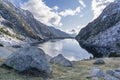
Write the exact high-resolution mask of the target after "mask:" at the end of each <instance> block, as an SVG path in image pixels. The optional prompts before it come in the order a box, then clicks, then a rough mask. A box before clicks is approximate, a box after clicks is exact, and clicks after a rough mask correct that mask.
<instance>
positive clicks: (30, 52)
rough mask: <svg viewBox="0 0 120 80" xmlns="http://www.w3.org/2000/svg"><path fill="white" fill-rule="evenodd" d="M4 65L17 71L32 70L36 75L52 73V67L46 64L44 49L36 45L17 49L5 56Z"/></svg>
mask: <svg viewBox="0 0 120 80" xmlns="http://www.w3.org/2000/svg"><path fill="white" fill-rule="evenodd" d="M4 65H6V66H8V67H12V68H13V69H15V70H17V71H18V72H21V73H22V72H26V71H27V72H32V74H35V75H36V74H37V76H38V75H41V74H45V75H49V74H51V73H52V68H51V67H50V66H49V64H48V61H47V59H46V55H45V53H44V51H43V50H41V49H40V48H37V47H25V48H21V49H19V50H18V51H16V52H15V53H13V54H12V55H10V56H9V57H8V58H7V60H6V61H5V62H4Z"/></svg>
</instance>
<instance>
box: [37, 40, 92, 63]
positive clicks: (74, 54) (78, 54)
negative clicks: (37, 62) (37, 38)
mask: <svg viewBox="0 0 120 80" xmlns="http://www.w3.org/2000/svg"><path fill="white" fill-rule="evenodd" d="M39 47H40V48H42V49H43V50H44V52H45V53H46V54H49V55H50V56H52V57H54V56H56V55H58V54H62V55H63V56H65V57H66V58H67V59H69V60H71V61H78V60H83V59H89V58H90V57H91V56H92V54H90V53H88V52H87V51H86V50H85V49H83V48H81V47H80V45H79V43H78V42H77V41H76V40H75V39H55V40H50V41H48V42H45V43H42V44H39Z"/></svg>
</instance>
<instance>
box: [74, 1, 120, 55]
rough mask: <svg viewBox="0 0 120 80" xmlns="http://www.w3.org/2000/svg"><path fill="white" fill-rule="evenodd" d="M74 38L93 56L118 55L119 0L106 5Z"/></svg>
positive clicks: (119, 40)
mask: <svg viewBox="0 0 120 80" xmlns="http://www.w3.org/2000/svg"><path fill="white" fill-rule="evenodd" d="M76 39H77V40H78V41H79V43H80V44H81V46H82V47H84V48H86V49H87V50H88V51H90V52H91V53H93V55H94V56H95V57H102V56H108V55H110V56H119V55H120V50H119V49H120V0H115V2H113V3H111V4H110V5H109V6H107V7H106V8H105V9H104V10H103V12H102V14H101V15H100V16H99V17H98V18H97V19H95V20H94V21H93V22H91V23H89V24H88V25H87V26H86V27H85V28H83V29H82V30H81V31H80V32H79V34H78V35H77V37H76Z"/></svg>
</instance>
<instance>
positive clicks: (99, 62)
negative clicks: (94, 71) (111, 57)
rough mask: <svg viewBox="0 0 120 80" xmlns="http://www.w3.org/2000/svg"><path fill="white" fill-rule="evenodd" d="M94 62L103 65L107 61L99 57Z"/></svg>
mask: <svg viewBox="0 0 120 80" xmlns="http://www.w3.org/2000/svg"><path fill="white" fill-rule="evenodd" d="M93 64H95V65H102V64H105V61H104V60H103V59H97V60H96V61H95V62H94V63H93Z"/></svg>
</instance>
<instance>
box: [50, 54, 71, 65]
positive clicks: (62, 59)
mask: <svg viewBox="0 0 120 80" xmlns="http://www.w3.org/2000/svg"><path fill="white" fill-rule="evenodd" d="M50 63H55V64H60V65H63V66H65V67H72V66H73V64H72V62H71V61H69V60H67V59H66V58H65V57H64V56H63V55H62V54H59V55H57V56H56V57H54V58H52V59H51V60H50Z"/></svg>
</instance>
